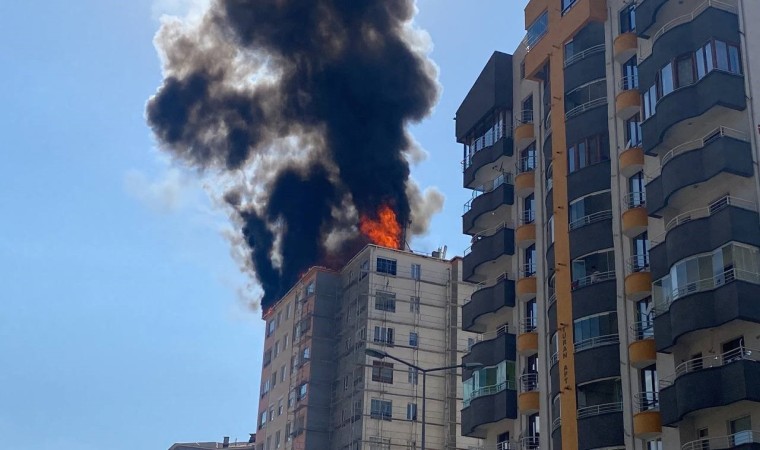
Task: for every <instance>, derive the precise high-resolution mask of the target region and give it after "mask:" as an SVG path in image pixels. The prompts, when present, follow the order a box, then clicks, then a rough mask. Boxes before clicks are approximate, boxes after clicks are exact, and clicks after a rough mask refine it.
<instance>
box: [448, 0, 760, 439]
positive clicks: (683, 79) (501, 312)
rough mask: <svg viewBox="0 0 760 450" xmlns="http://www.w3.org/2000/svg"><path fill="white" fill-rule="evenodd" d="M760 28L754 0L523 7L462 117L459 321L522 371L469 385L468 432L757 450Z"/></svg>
mask: <svg viewBox="0 0 760 450" xmlns="http://www.w3.org/2000/svg"><path fill="white" fill-rule="evenodd" d="M752 23H760V2H757V1H755V0H640V1H638V2H634V1H630V0H629V1H624V0H531V1H530V2H528V4H527V7H526V8H525V24H526V30H527V35H526V37H525V39H524V40H523V42H522V43H521V44H520V46H519V47H518V48H517V49H516V51H515V52H514V53H515V54H514V56H512V57H510V56H509V55H505V54H501V53H496V54H494V56H493V57H492V58H491V60H490V61H489V62H488V64H487V65H486V68H485V69H484V71H483V73H481V75H480V77H479V78H478V80H477V81H476V83H475V85H474V86H473V88H472V90H471V91H470V93H469V94H468V96H467V98H466V99H465V100H464V102H463V104H462V107H460V109H459V111H458V112H457V130H456V137H457V140H458V141H459V142H460V143H462V144H463V145H464V163H463V168H464V185H465V187H466V188H469V189H472V190H473V199H472V200H471V201H470V202H468V204H467V205H466V206H465V214H464V216H463V228H464V232H465V233H466V234H469V235H471V236H473V245H472V248H471V250H470V251H469V252H468V254H467V255H466V256H465V259H464V270H463V271H464V279H465V281H471V282H475V283H479V286H478V290H477V291H476V292H475V293H474V294H473V296H472V302H470V303H469V304H468V305H466V306H465V308H464V309H463V327H464V329H465V330H468V331H474V332H485V333H493V332H495V331H497V330H505V331H506V333H507V335H508V336H509V335H514V337H512V338H508V339H507V341H508V342H509V341H510V339H511V340H513V342H515V353H514V354H511V353H509V352H507V353H506V354H505V355H504V359H505V360H506V361H508V362H510V361H515V364H516V372H517V374H518V376H517V383H512V380H510V379H509V378H503V377H502V378H496V379H487V380H486V384H485V385H483V377H481V376H479V374H476V376H474V377H469V374H465V376H464V379H463V382H464V385H465V394H466V395H465V399H464V401H465V405H468V404H469V405H470V406H469V407H465V408H464V409H463V412H462V417H463V419H462V433H463V434H464V435H468V436H478V437H484V438H485V439H486V443H487V445H488V446H492V447H489V448H498V449H500V450H501V449H507V448H524V449H533V448H541V449H560V448H564V449H565V450H570V449H576V448H577V449H582V450H592V449H647V450H649V449H652V450H655V449H662V448H665V449H678V448H685V449H696V448H699V449H702V448H712V449H729V448H760V383H758V381H757V380H758V376H759V375H760V216H759V215H758V198H759V197H760V177H759V175H758V158H759V157H760V152H759V151H758V133H760V127H759V125H760V118H759V117H758V112H759V111H760V110H758V108H760V87H759V85H757V83H752V78H753V77H754V78H757V77H758V76H760V56H758V55H760V54H759V53H758V52H757V50H752V49H757V48H760V30H758V29H757V28H754V27H752V26H751V25H750V24H752ZM468 318H472V319H471V320H468ZM479 345H481V346H482V345H483V344H482V343H481V344H479ZM477 348H478V347H477V346H475V347H473V351H475V350H476V349H477ZM487 351H489V352H497V350H496V349H495V348H492V349H488V350H487ZM513 357H514V359H511V358H513ZM478 383H479V384H478ZM475 385H477V386H476V387H477V388H476V389H473V390H468V389H469V387H468V386H475ZM468 392H469V396H468V395H467V393H468ZM497 397H498V398H499V400H497ZM501 399H504V400H501ZM485 404H488V405H493V407H492V408H490V409H486V408H481V407H480V405H485ZM476 405H477V407H476V408H473V406H476ZM465 418H467V420H465Z"/></svg>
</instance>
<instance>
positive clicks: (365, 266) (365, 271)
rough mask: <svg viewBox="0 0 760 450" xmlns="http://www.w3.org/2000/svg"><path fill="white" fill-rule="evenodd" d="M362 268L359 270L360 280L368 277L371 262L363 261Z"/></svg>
mask: <svg viewBox="0 0 760 450" xmlns="http://www.w3.org/2000/svg"><path fill="white" fill-rule="evenodd" d="M360 267H361V268H360V270H359V279H360V280H363V279H364V277H366V276H367V274H368V273H369V261H362V264H361V266H360Z"/></svg>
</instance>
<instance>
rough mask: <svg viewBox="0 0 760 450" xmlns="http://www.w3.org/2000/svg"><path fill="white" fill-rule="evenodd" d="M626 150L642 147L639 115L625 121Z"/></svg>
mask: <svg viewBox="0 0 760 450" xmlns="http://www.w3.org/2000/svg"><path fill="white" fill-rule="evenodd" d="M625 140H626V148H633V147H640V146H641V118H640V117H639V115H638V114H636V115H635V116H633V117H631V118H630V119H628V120H626V121H625Z"/></svg>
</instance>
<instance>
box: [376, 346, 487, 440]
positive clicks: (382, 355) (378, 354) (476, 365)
mask: <svg viewBox="0 0 760 450" xmlns="http://www.w3.org/2000/svg"><path fill="white" fill-rule="evenodd" d="M364 353H365V354H366V355H367V356H371V357H373V358H377V359H384V358H388V359H392V360H394V361H398V362H400V363H401V364H404V365H405V366H408V367H411V368H412V369H414V370H416V371H418V372H422V447H421V450H425V426H426V425H427V423H426V421H425V401H426V400H427V391H426V390H425V387H426V386H425V385H426V382H427V374H428V372H440V371H442V370H449V369H458V368H460V367H461V368H463V369H466V370H475V369H480V368H481V367H483V364H481V363H477V362H470V363H462V364H457V365H455V366H445V367H432V368H430V369H423V368H422V367H420V366H418V365H416V364H412V363H410V362H407V361H404V360H403V359H400V358H396V357H395V356H393V355H391V354H389V353H388V352H385V351H382V350H376V349H374V348H367V349H365V350H364Z"/></svg>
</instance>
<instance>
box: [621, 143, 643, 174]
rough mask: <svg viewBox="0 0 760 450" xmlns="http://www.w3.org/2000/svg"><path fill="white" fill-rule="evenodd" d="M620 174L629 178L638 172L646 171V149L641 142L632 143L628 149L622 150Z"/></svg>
mask: <svg viewBox="0 0 760 450" xmlns="http://www.w3.org/2000/svg"><path fill="white" fill-rule="evenodd" d="M619 161H620V173H621V174H623V176H624V177H626V178H629V177H631V176H632V175H633V174H635V173H636V172H639V171H641V170H643V169H644V149H643V148H641V142H638V143H630V144H629V146H628V147H626V148H625V149H623V150H621V152H620V156H619Z"/></svg>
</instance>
